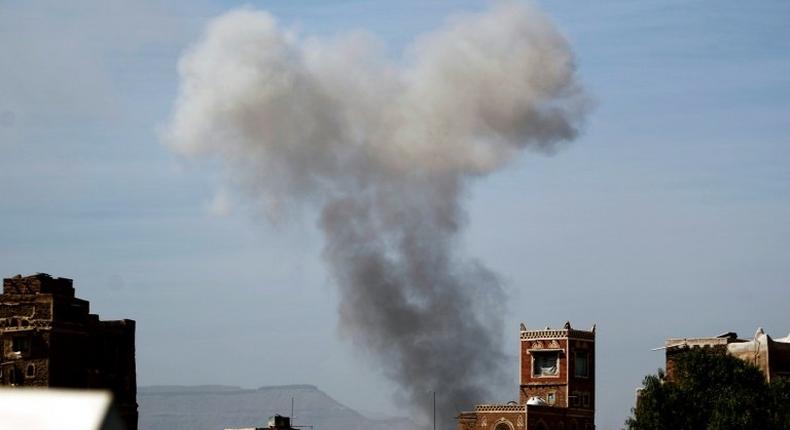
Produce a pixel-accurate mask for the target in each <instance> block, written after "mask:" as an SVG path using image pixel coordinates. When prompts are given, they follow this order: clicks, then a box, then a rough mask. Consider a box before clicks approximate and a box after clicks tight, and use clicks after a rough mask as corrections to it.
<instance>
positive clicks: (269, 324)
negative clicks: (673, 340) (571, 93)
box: [0, 0, 790, 429]
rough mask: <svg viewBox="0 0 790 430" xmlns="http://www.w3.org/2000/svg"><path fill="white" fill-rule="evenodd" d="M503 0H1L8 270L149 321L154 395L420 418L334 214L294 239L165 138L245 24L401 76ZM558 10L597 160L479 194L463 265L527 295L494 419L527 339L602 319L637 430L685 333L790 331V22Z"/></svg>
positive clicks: (639, 10) (140, 343)
mask: <svg viewBox="0 0 790 430" xmlns="http://www.w3.org/2000/svg"><path fill="white" fill-rule="evenodd" d="M245 4H246V6H245ZM488 5H489V3H486V2H477V1H454V2H442V1H401V2H387V3H384V2H374V1H272V2H256V3H254V4H252V5H250V4H247V3H241V2H239V3H236V2H230V1H227V2H223V1H207V0H203V1H196V2H167V3H164V2H162V3H158V2H150V1H139V2H123V1H107V2H84V1H76V2H69V3H68V5H66V4H65V3H62V2H54V1H52V2H17V1H6V0H0V58H2V63H1V64H2V67H0V274H2V275H3V276H4V277H9V276H13V275H15V274H17V273H21V274H31V273H35V272H46V273H50V274H52V275H54V276H63V277H69V278H73V279H74V280H75V287H76V289H77V293H78V295H79V296H80V297H83V298H86V299H88V300H90V301H91V306H92V310H93V311H94V312H98V313H99V314H100V315H101V316H102V318H103V319H113V318H116V319H117V318H131V319H135V320H136V321H137V324H138V325H137V369H138V384H139V385H160V384H187V385H197V384H225V385H239V386H243V387H257V386H263V385H276V384H291V383H310V384H315V385H317V386H319V387H320V388H321V389H323V390H324V391H326V392H327V393H329V394H330V395H332V396H333V397H335V398H337V399H338V400H340V401H342V402H344V403H345V404H347V405H348V406H350V407H352V408H355V409H358V410H361V411H363V412H368V413H372V414H377V415H404V414H405V412H404V411H403V410H402V409H400V408H399V407H398V405H397V403H395V402H393V399H392V393H393V389H392V384H391V383H390V382H388V381H387V380H386V379H384V378H383V377H382V376H381V369H378V368H377V364H376V361H374V360H373V359H372V357H370V356H367V355H366V354H364V353H362V352H360V350H359V349H358V348H355V347H354V341H353V339H349V338H347V336H345V337H344V336H343V335H342V334H340V333H338V330H337V321H338V315H337V301H338V295H337V292H336V291H335V288H334V286H333V285H332V280H331V278H330V276H329V275H328V272H327V269H326V267H325V265H324V263H323V261H322V259H321V251H322V247H323V239H322V236H321V234H320V232H319V231H318V229H317V227H316V219H315V217H314V216H312V215H311V214H309V213H302V214H297V215H294V216H293V217H292V218H290V219H280V220H277V221H276V222H271V220H270V219H269V218H267V217H266V216H265V215H264V214H262V213H260V211H259V209H258V208H255V207H251V206H250V205H248V204H245V203H244V201H243V199H236V198H234V195H233V193H229V192H227V190H226V189H225V188H224V187H225V186H224V185H223V184H224V182H223V176H222V171H221V169H220V168H218V166H217V163H215V162H212V161H211V160H208V161H195V160H185V159H183V158H181V157H179V156H178V155H175V154H173V153H172V151H170V150H169V149H168V148H167V147H165V146H164V145H163V144H162V143H161V141H160V135H161V131H162V129H163V127H164V126H165V125H166V124H167V121H168V120H169V116H170V114H171V111H172V109H173V105H174V102H175V97H176V95H177V92H178V73H177V63H178V59H179V57H180V56H181V55H182V53H184V52H185V50H186V49H188V47H189V46H190V45H192V44H193V43H195V41H196V40H198V38H199V37H200V35H201V34H202V32H203V30H204V27H205V25H206V24H207V23H208V22H209V21H210V20H211V19H212V18H213V17H216V16H217V15H220V14H222V13H224V12H226V11H228V10H231V9H233V8H237V7H241V6H245V7H254V8H257V9H263V10H268V11H270V12H271V13H272V14H273V15H274V16H276V17H277V19H278V20H279V21H280V22H281V23H282V24H283V25H285V26H287V27H290V28H292V29H293V30H294V31H295V32H297V33H299V34H304V35H307V36H321V37H323V36H332V35H336V34H340V33H345V32H349V31H359V30H363V31H367V32H369V33H371V34H373V35H374V36H375V37H377V38H378V39H379V40H380V41H381V42H382V43H383V44H384V46H385V47H386V50H387V52H388V54H389V55H391V56H392V58H393V61H395V62H397V61H399V59H400V58H402V57H401V55H402V52H403V51H404V49H406V48H407V47H408V46H409V44H410V42H411V41H412V40H414V39H415V37H418V36H419V35H420V34H424V33H425V32H428V31H431V30H432V29H434V28H436V27H437V26H439V25H440V24H441V23H442V22H443V21H444V20H445V19H446V18H447V17H448V16H449V15H452V14H453V13H456V12H462V11H476V10H482V9H485V8H486V7H488ZM536 5H537V6H538V7H539V8H540V9H542V10H543V12H544V13H545V14H546V15H548V16H549V17H550V19H551V20H552V21H554V23H555V24H556V26H557V27H558V28H559V29H560V31H561V32H562V33H563V34H564V35H565V36H566V38H567V39H568V41H569V43H570V45H571V47H572V49H573V51H574V53H575V55H576V62H577V67H578V74H579V78H580V80H581V82H582V83H583V85H584V87H585V89H586V91H587V92H588V93H589V95H590V96H591V98H592V100H593V101H594V108H593V110H592V111H591V112H590V114H589V115H588V117H587V120H586V124H585V126H584V128H583V132H582V134H581V135H580V136H579V137H578V138H577V139H576V140H575V141H573V142H571V143H569V144H565V145H563V146H562V147H561V148H559V150H557V151H556V152H555V153H553V154H551V155H548V156H547V155H545V154H538V153H531V152H527V153H525V154H523V155H522V156H521V157H520V158H519V159H518V160H517V161H515V162H513V163H511V164H510V165H508V166H507V168H506V169H505V170H504V171H501V172H498V173H497V174H495V175H492V176H489V177H486V178H484V179H482V180H480V181H477V182H476V183H475V184H474V186H473V187H472V189H471V190H470V192H469V193H468V195H467V196H466V197H465V206H466V211H467V214H466V231H465V232H464V234H463V248H464V252H465V254H468V255H471V256H474V257H475V258H478V259H480V260H481V261H483V262H485V264H487V265H488V266H489V267H490V268H492V269H493V270H494V271H495V272H497V273H498V274H499V275H500V276H501V278H502V279H503V280H504V283H505V285H504V287H505V290H506V292H507V293H508V297H509V299H508V301H507V302H506V303H502V304H501V306H500V307H498V308H495V309H480V310H479V311H480V312H481V314H483V315H484V314H485V313H487V312H491V313H499V314H502V313H504V314H505V316H506V317H505V320H506V322H507V324H506V333H504V336H505V339H508V342H510V343H509V344H508V345H506V346H505V348H504V349H505V351H507V352H508V353H509V354H511V356H510V362H512V376H513V384H512V386H506V387H502V389H501V390H500V391H501V392H502V397H501V398H499V399H492V401H506V400H510V399H513V398H515V397H516V390H515V378H516V375H517V369H516V357H517V348H518V324H519V322H524V323H525V324H526V325H527V326H529V327H543V326H561V325H562V324H563V323H564V322H565V321H566V320H570V321H571V323H572V324H573V325H574V326H578V327H581V328H589V326H592V324H594V323H595V324H597V367H596V371H597V400H598V403H597V411H596V422H597V426H598V428H601V429H615V428H620V426H621V424H622V422H623V420H625V418H626V417H627V414H628V412H629V409H630V407H631V406H633V401H634V393H635V388H636V387H638V386H639V384H640V382H641V379H642V378H643V376H644V375H646V374H648V373H651V372H655V370H656V369H657V368H659V367H661V366H662V362H663V355H662V353H661V352H656V351H651V349H652V348H655V347H659V346H661V345H662V344H663V341H664V339H665V338H668V337H692V336H706V335H716V334H719V333H721V332H726V331H737V332H738V333H739V334H740V335H741V336H742V337H747V338H748V337H751V336H752V335H753V333H754V331H755V330H756V329H757V327H758V326H761V327H764V328H765V329H766V331H767V332H768V333H769V334H770V335H772V336H774V337H782V336H785V335H787V333H788V332H790V319H788V317H787V306H786V303H787V302H788V300H789V299H790V224H788V223H787V220H788V219H790V140H789V139H788V132H790V80H788V78H787V76H790V27H788V26H787V25H786V23H787V21H788V19H790V4H788V3H786V2H780V1H765V2H759V3H752V4H748V5H747V4H745V3H743V2H736V1H715V2H713V1H684V2H679V1H675V2H673V1H660V2H659V1H655V2H654V1H641V2H632V1H614V0H607V1H599V2H572V1H543V2H540V1H539V2H536ZM438 390H439V391H440V390H441V389H440V388H439V389H438ZM470 406H471V405H470Z"/></svg>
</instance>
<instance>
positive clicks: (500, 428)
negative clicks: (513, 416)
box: [495, 423, 510, 430]
mask: <svg viewBox="0 0 790 430" xmlns="http://www.w3.org/2000/svg"><path fill="white" fill-rule="evenodd" d="M495 430H510V426H508V425H507V423H499V424H497V425H496V428H495Z"/></svg>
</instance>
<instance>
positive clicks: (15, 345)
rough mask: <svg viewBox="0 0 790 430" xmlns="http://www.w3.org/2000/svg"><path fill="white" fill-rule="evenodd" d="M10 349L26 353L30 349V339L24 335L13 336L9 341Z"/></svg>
mask: <svg viewBox="0 0 790 430" xmlns="http://www.w3.org/2000/svg"><path fill="white" fill-rule="evenodd" d="M11 350H12V351H14V352H21V353H23V354H24V353H27V352H28V351H29V350H30V339H28V338H26V337H20V336H18V337H15V338H13V340H12V341H11Z"/></svg>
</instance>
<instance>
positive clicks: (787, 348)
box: [664, 328, 790, 382]
mask: <svg viewBox="0 0 790 430" xmlns="http://www.w3.org/2000/svg"><path fill="white" fill-rule="evenodd" d="M690 348H712V349H714V350H719V351H722V352H726V353H728V354H730V355H732V356H734V357H737V358H739V359H741V360H743V361H745V362H747V363H749V364H752V365H754V366H756V367H757V368H758V369H760V371H762V372H763V375H765V379H766V380H767V381H768V382H771V380H772V379H773V378H776V377H786V378H790V335H788V336H787V337H784V338H778V339H773V338H771V336H769V335H768V334H766V333H765V331H764V330H763V329H762V328H758V329H757V331H756V332H755V333H754V337H753V338H752V339H740V338H738V335H737V334H736V333H733V332H728V333H724V334H721V335H719V336H716V337H694V338H676V339H667V340H666V342H665V344H664V349H666V369H667V378H669V379H672V377H673V375H674V368H675V359H677V357H679V356H680V355H681V354H683V352H685V351H688V350H689V349H690Z"/></svg>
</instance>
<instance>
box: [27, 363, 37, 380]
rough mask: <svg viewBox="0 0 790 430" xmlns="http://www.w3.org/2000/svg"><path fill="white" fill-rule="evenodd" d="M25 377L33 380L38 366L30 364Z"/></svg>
mask: <svg viewBox="0 0 790 430" xmlns="http://www.w3.org/2000/svg"><path fill="white" fill-rule="evenodd" d="M25 376H26V377H28V378H32V377H34V376H36V366H35V365H34V364H32V363H31V364H28V365H27V369H26V370H25Z"/></svg>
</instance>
